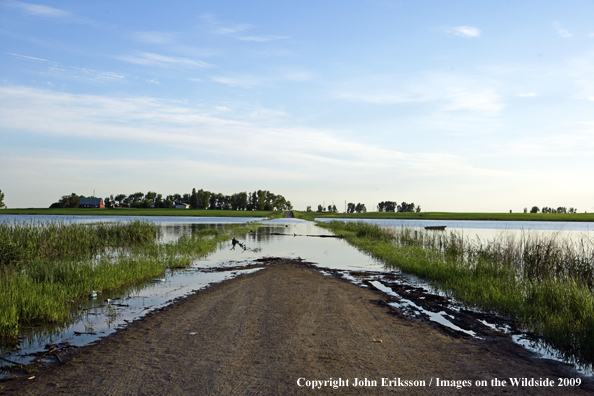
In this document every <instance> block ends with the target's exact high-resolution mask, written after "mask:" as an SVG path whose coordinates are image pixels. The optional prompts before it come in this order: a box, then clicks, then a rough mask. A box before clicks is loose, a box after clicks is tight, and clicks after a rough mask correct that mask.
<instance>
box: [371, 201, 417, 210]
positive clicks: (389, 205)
mask: <svg viewBox="0 0 594 396" xmlns="http://www.w3.org/2000/svg"><path fill="white" fill-rule="evenodd" d="M377 211H378V212H420V211H421V207H420V206H415V204H414V202H411V203H407V202H402V203H401V204H400V205H398V204H397V203H396V202H393V201H382V202H380V203H378V204H377Z"/></svg>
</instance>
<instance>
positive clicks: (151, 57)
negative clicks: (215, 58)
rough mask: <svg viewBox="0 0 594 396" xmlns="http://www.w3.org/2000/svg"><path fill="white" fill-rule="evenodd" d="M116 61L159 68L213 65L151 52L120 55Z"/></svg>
mask: <svg viewBox="0 0 594 396" xmlns="http://www.w3.org/2000/svg"><path fill="white" fill-rule="evenodd" d="M115 58H116V59H119V60H121V61H124V62H128V63H134V64H137V65H145V66H159V67H171V66H181V67H189V68H195V67H212V66H213V65H211V64H209V63H206V62H203V61H200V60H193V59H188V58H182V57H178V56H166V55H160V54H155V53H151V52H140V51H137V52H134V53H133V54H131V55H119V56H115Z"/></svg>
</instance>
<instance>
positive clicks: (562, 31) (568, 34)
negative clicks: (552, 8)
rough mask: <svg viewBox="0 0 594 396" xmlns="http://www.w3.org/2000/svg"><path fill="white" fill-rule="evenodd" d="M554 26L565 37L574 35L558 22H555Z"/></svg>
mask: <svg viewBox="0 0 594 396" xmlns="http://www.w3.org/2000/svg"><path fill="white" fill-rule="evenodd" d="M553 27H554V28H555V31H556V32H557V34H558V35H559V36H561V37H563V38H570V37H573V34H571V33H570V32H569V30H567V29H565V28H563V27H562V26H561V25H560V24H559V23H558V22H554V23H553Z"/></svg>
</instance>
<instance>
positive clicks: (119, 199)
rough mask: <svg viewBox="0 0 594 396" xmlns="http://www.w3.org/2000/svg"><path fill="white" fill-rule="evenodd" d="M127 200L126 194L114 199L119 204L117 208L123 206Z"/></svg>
mask: <svg viewBox="0 0 594 396" xmlns="http://www.w3.org/2000/svg"><path fill="white" fill-rule="evenodd" d="M125 199H126V194H118V195H116V196H115V198H114V200H115V201H116V202H117V206H122V204H123V203H124V200H125Z"/></svg>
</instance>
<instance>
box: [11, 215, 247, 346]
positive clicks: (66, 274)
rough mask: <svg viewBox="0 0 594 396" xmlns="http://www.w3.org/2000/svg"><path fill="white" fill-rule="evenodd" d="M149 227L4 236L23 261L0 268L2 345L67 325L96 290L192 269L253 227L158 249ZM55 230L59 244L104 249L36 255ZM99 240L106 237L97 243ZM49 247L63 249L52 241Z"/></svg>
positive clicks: (198, 234)
mask: <svg viewBox="0 0 594 396" xmlns="http://www.w3.org/2000/svg"><path fill="white" fill-rule="evenodd" d="M70 226H72V230H82V231H83V232H85V233H87V236H77V237H75V236H73V233H74V231H72V230H66V229H67V228H69V227H70ZM145 226H146V224H137V225H130V224H126V223H124V224H118V225H116V226H115V227H112V226H108V227H106V226H105V225H102V224H95V225H91V226H85V227H82V228H81V227H80V226H79V225H75V224H72V225H58V226H55V225H53V226H42V227H40V228H41V230H34V227H33V226H26V227H13V228H12V230H13V231H14V232H15V233H16V234H17V235H16V236H14V235H10V233H7V234H5V235H9V236H10V237H11V240H12V241H16V243H15V244H16V245H17V246H18V249H15V251H16V252H18V253H19V256H18V257H20V260H18V261H17V260H10V261H9V262H8V263H6V264H3V265H0V340H2V342H1V344H6V345H8V344H9V343H10V342H11V341H14V340H15V339H16V336H17V335H18V332H19V330H20V328H21V326H22V325H23V324H30V323H37V322H65V321H67V320H68V319H69V318H70V317H71V315H72V306H73V305H74V306H76V305H77V304H78V302H79V301H81V300H84V299H86V298H88V296H89V294H90V292H91V291H92V290H101V291H103V292H109V291H114V290H118V289H120V288H123V287H126V286H131V285H135V284H138V283H140V282H142V281H145V280H148V279H153V278H156V277H160V276H162V275H163V273H164V272H165V271H166V270H167V269H171V268H184V267H188V266H190V265H192V262H193V261H194V260H196V259H198V258H200V257H203V256H205V255H207V254H209V253H211V252H212V251H214V250H216V249H217V247H218V246H219V244H220V243H221V242H224V241H227V240H229V239H230V238H231V234H230V232H234V233H236V234H241V233H244V232H247V231H248V230H249V229H250V228H251V227H253V225H249V226H245V225H244V226H243V227H242V226H240V225H232V226H230V227H229V230H230V231H224V232H221V231H218V230H215V229H203V230H198V231H195V232H194V233H193V234H191V235H185V236H182V237H181V238H179V239H178V240H176V241H175V242H172V243H166V244H159V243H155V237H156V235H158V233H159V231H158V226H154V225H152V224H151V225H149V227H148V228H147V229H148V230H152V231H150V232H149V231H147V229H145ZM54 227H55V228H54ZM152 227H156V228H152ZM54 229H57V230H58V232H59V233H61V234H60V237H61V238H62V241H61V243H69V242H72V241H74V244H75V245H76V246H80V245H84V243H83V242H81V240H82V241H94V242H98V241H100V242H101V243H97V244H96V245H94V246H101V247H102V248H101V249H100V250H98V249H89V248H88V246H87V247H79V248H75V249H77V250H76V252H79V253H78V255H77V253H74V252H70V251H68V249H66V248H60V249H61V250H60V249H56V250H52V249H49V250H48V251H50V252H56V251H57V252H58V253H51V254H36V253H34V252H33V250H34V248H33V247H31V246H35V244H39V243H40V242H41V241H46V240H48V239H49V236H48V235H46V233H48V232H49V230H54ZM4 232H6V230H4ZM95 235H99V236H102V237H97V238H98V239H94V238H95ZM114 235H115V237H114ZM27 237H29V238H30V239H29V240H27ZM102 238H104V239H102ZM123 241H127V242H126V243H122V242H123ZM135 242H139V243H135ZM149 242H151V243H149ZM13 243H14V242H13ZM49 244H50V245H51V246H53V245H58V244H59V243H58V242H57V241H54V240H52V241H51V242H50V243H49ZM108 247H109V248H108Z"/></svg>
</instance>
